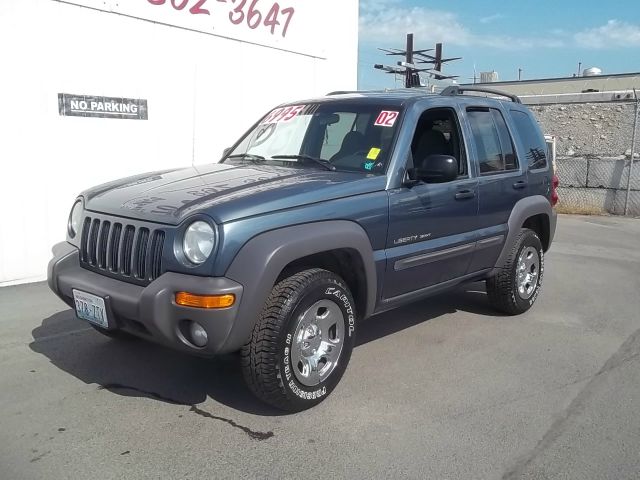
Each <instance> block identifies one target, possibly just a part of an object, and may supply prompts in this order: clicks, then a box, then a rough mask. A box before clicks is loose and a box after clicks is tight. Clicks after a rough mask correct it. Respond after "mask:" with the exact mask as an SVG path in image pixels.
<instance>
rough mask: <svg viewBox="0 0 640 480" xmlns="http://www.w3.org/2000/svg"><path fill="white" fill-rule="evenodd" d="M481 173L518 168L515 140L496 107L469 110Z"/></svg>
mask: <svg viewBox="0 0 640 480" xmlns="http://www.w3.org/2000/svg"><path fill="white" fill-rule="evenodd" d="M467 116H468V118H469V123H470V124H471V131H472V132H473V140H474V142H475V145H476V150H477V152H478V163H479V165H480V174H481V175H491V174H496V173H502V172H508V171H512V170H517V169H518V161H517V159H516V155H515V151H514V148H513V142H512V141H511V136H510V135H509V130H508V129H507V125H506V123H505V121H504V118H503V117H502V113H500V111H499V110H496V109H494V108H478V109H476V108H471V109H468V110H467Z"/></svg>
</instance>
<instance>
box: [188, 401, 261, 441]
mask: <svg viewBox="0 0 640 480" xmlns="http://www.w3.org/2000/svg"><path fill="white" fill-rule="evenodd" d="M189 411H190V412H194V413H196V414H198V415H200V416H201V417H205V418H211V419H213V420H220V421H221V422H225V423H228V424H229V425H231V426H232V427H234V428H238V429H240V430H242V431H243V432H244V433H246V434H247V435H249V437H251V438H253V439H254V440H260V441H262V440H267V439H269V438H271V437H273V436H274V434H273V432H271V431H269V432H256V431H255V430H251V429H250V428H247V427H245V426H242V425H238V424H237V423H236V422H234V421H233V420H230V419H228V418H224V417H217V416H215V415H212V414H211V413H209V412H207V411H205V410H201V409H199V408H198V407H196V406H195V405H191V409H190V410H189Z"/></svg>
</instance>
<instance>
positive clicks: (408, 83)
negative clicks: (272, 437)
mask: <svg viewBox="0 0 640 480" xmlns="http://www.w3.org/2000/svg"><path fill="white" fill-rule="evenodd" d="M405 58H406V62H407V65H413V33H407V54H406V57H405ZM419 84H420V82H419V81H418V86H419ZM411 87H413V68H409V67H407V71H406V72H405V74H404V88H411Z"/></svg>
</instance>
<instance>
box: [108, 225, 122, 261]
mask: <svg viewBox="0 0 640 480" xmlns="http://www.w3.org/2000/svg"><path fill="white" fill-rule="evenodd" d="M121 234H122V224H121V223H114V224H113V229H112V230H111V240H110V241H109V270H111V271H112V272H117V271H118V252H120V235H121Z"/></svg>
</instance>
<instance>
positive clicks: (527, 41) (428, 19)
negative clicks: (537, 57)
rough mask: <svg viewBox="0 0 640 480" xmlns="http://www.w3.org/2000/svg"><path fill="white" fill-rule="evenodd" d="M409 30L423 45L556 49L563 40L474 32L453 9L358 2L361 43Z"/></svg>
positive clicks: (387, 39) (379, 41)
mask: <svg viewBox="0 0 640 480" xmlns="http://www.w3.org/2000/svg"><path fill="white" fill-rule="evenodd" d="M493 17H495V16H493ZM486 18H489V17H486ZM495 19H497V18H495ZM409 32H413V33H414V34H415V36H416V38H417V39H418V40H419V42H420V44H422V45H424V44H428V43H429V42H433V43H435V42H443V43H446V44H448V45H455V46H474V47H491V48H495V49H500V50H523V49H530V48H538V47H547V48H557V47H562V46H563V45H564V43H565V42H564V41H563V40H562V39H560V38H557V37H554V36H546V37H544V36H539V35H538V36H532V37H526V36H518V37H510V36H507V35H492V34H479V33H475V32H473V31H471V30H470V29H468V28H467V27H466V26H464V25H463V24H462V23H461V21H460V20H459V19H458V16H457V15H456V14H455V13H453V12H449V11H446V10H438V9H430V8H425V7H403V6H402V5H400V4H399V1H398V0H390V1H383V0H362V1H361V2H360V39H361V41H362V42H363V43H367V44H377V45H379V46H386V45H385V44H386V43H389V42H393V43H398V41H401V39H402V38H404V36H405V35H406V34H407V33H409Z"/></svg>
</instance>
